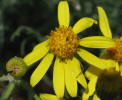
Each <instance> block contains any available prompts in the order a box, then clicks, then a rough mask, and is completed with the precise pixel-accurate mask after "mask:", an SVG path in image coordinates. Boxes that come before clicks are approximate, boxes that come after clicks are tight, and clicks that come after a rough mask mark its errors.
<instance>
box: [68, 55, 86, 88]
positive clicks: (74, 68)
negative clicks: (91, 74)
mask: <svg viewBox="0 0 122 100" xmlns="http://www.w3.org/2000/svg"><path fill="white" fill-rule="evenodd" d="M68 62H70V63H71V65H70V66H71V67H70V69H71V73H72V75H73V77H74V78H76V80H77V81H78V82H79V83H80V84H81V85H82V86H83V87H84V88H87V82H86V79H85V77H84V75H83V73H82V70H81V66H82V65H81V63H80V62H79V60H78V59H77V58H75V57H73V59H72V60H71V61H70V60H69V61H68Z"/></svg>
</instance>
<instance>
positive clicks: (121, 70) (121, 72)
mask: <svg viewBox="0 0 122 100" xmlns="http://www.w3.org/2000/svg"><path fill="white" fill-rule="evenodd" d="M119 70H120V75H121V76H122V62H120V69H119Z"/></svg>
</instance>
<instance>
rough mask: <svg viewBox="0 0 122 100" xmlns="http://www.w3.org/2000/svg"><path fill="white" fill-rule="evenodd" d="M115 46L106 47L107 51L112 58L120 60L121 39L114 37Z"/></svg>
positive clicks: (121, 52) (121, 56) (121, 54)
mask: <svg viewBox="0 0 122 100" xmlns="http://www.w3.org/2000/svg"><path fill="white" fill-rule="evenodd" d="M114 41H115V43H116V46H115V47H112V48H108V49H107V52H108V54H109V55H110V56H111V57H112V59H114V60H117V61H122V39H114Z"/></svg>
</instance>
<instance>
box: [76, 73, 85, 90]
mask: <svg viewBox="0 0 122 100" xmlns="http://www.w3.org/2000/svg"><path fill="white" fill-rule="evenodd" d="M77 81H78V82H79V83H80V84H81V85H82V86H83V87H84V88H85V89H86V88H87V82H86V79H85V77H84V75H83V73H80V75H79V76H78V77H77Z"/></svg>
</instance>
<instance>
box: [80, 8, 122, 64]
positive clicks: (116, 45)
mask: <svg viewBox="0 0 122 100" xmlns="http://www.w3.org/2000/svg"><path fill="white" fill-rule="evenodd" d="M97 8H98V15H99V27H100V30H101V32H102V34H103V35H104V36H93V37H86V38H83V39H81V40H80V44H81V45H82V46H85V47H90V48H91V47H92V48H106V53H107V54H108V55H110V58H111V59H114V60H116V61H120V62H121V61H122V38H117V39H112V33H111V29H110V26H109V22H108V19H107V15H106V13H105V11H104V9H103V8H102V7H97ZM93 39H94V40H93ZM93 43H94V44H93Z"/></svg>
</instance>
